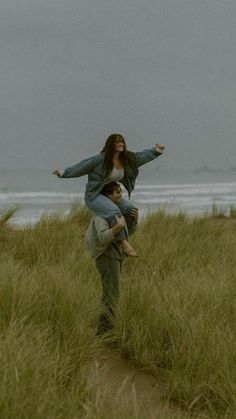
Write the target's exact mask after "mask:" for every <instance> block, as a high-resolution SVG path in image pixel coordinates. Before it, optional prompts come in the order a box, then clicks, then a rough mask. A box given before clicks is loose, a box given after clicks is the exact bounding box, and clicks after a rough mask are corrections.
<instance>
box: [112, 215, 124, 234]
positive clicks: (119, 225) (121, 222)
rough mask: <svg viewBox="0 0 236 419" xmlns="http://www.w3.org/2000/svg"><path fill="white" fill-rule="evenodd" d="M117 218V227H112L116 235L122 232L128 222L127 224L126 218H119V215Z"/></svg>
mask: <svg viewBox="0 0 236 419" xmlns="http://www.w3.org/2000/svg"><path fill="white" fill-rule="evenodd" d="M115 217H116V221H117V223H116V225H114V227H112V230H113V233H114V234H118V233H119V232H120V230H121V229H122V228H123V227H125V226H126V222H125V219H124V217H118V216H117V215H116V216H115Z"/></svg>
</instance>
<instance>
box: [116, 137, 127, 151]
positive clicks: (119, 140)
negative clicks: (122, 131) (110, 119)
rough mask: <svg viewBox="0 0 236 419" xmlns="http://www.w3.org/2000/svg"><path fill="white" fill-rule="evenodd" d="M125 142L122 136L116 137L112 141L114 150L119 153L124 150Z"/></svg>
mask: <svg viewBox="0 0 236 419" xmlns="http://www.w3.org/2000/svg"><path fill="white" fill-rule="evenodd" d="M124 149H125V143H124V140H123V138H122V137H116V139H115V141H114V151H119V152H120V153H121V152H122V151H124Z"/></svg>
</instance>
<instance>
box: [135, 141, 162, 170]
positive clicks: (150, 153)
mask: <svg viewBox="0 0 236 419" xmlns="http://www.w3.org/2000/svg"><path fill="white" fill-rule="evenodd" d="M164 150H165V146H164V145H163V144H156V145H155V147H153V148H149V149H147V150H143V151H140V152H138V153H134V154H135V157H136V162H137V165H138V167H140V166H142V165H143V164H145V163H149V162H150V161H152V160H154V159H156V158H157V157H158V156H160V155H161V154H163V152H164Z"/></svg>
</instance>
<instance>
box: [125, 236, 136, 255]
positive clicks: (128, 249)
mask: <svg viewBox="0 0 236 419" xmlns="http://www.w3.org/2000/svg"><path fill="white" fill-rule="evenodd" d="M122 249H123V252H124V254H125V256H132V257H137V256H138V255H137V253H136V252H135V250H134V249H133V248H132V247H131V246H130V244H129V243H128V241H127V240H123V241H122Z"/></svg>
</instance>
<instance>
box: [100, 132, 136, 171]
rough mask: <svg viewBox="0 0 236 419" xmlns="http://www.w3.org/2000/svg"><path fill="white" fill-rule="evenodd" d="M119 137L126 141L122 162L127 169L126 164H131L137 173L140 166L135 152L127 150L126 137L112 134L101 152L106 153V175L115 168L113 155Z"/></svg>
mask: <svg viewBox="0 0 236 419" xmlns="http://www.w3.org/2000/svg"><path fill="white" fill-rule="evenodd" d="M117 138H119V139H121V140H122V141H123V143H124V150H123V151H122V152H120V155H119V159H120V162H121V164H122V166H123V168H124V169H125V167H126V166H130V167H131V168H132V169H133V171H134V172H135V173H136V174H137V173H138V167H137V163H136V158H135V154H134V153H132V152H131V151H128V150H127V146H126V143H125V140H124V138H123V137H122V135H120V134H111V135H110V136H109V137H108V139H107V140H106V143H105V146H104V147H103V149H102V151H101V153H104V155H105V156H104V157H105V158H104V168H105V172H106V175H108V174H109V173H110V172H111V171H112V168H113V161H112V158H113V155H114V146H115V142H116V140H117Z"/></svg>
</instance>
